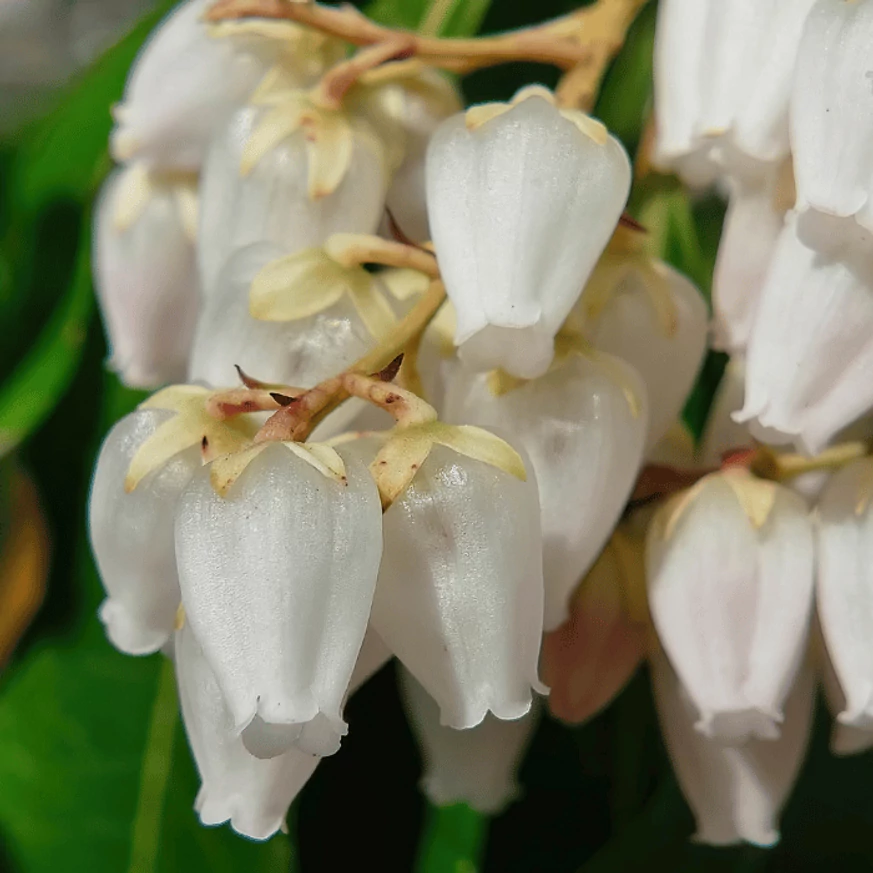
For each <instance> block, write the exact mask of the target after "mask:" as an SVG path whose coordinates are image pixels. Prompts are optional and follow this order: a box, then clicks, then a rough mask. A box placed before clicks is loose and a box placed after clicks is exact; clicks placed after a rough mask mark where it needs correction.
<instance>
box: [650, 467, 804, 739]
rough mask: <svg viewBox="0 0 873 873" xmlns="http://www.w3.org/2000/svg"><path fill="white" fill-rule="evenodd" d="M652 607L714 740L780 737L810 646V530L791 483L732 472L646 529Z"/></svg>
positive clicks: (706, 483)
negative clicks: (789, 696)
mask: <svg viewBox="0 0 873 873" xmlns="http://www.w3.org/2000/svg"><path fill="white" fill-rule="evenodd" d="M646 566H647V575H648V579H647V582H648V591H649V606H650V609H651V613H652V619H653V621H654V624H655V628H656V629H657V631H658V636H659V638H660V640H661V643H662V645H663V647H664V649H665V651H666V653H667V655H668V657H669V659H670V661H671V663H672V664H673V667H674V669H675V670H676V672H677V673H678V675H679V677H680V679H681V680H682V684H683V685H684V686H685V688H686V689H687V691H688V695H689V698H690V700H691V701H692V703H693V705H694V707H695V708H696V710H697V713H698V720H697V722H696V725H695V727H696V729H697V730H698V731H700V733H701V734H702V735H704V736H706V737H709V738H715V739H721V740H724V741H727V742H734V743H736V742H743V741H745V740H747V739H749V738H752V737H757V738H761V739H774V738H776V737H778V736H779V732H780V724H781V723H782V719H783V712H782V708H783V704H784V702H785V698H786V696H787V694H788V691H789V689H790V688H791V685H792V683H793V682H794V678H795V675H796V673H797V670H798V668H799V666H800V661H801V658H802V654H803V651H804V650H805V647H806V640H807V633H808V627H809V620H810V614H811V611H812V601H813V572H814V557H813V533H812V525H811V523H810V521H809V518H808V510H807V507H806V503H805V502H804V501H803V499H802V498H800V497H798V496H797V495H796V494H794V493H792V492H791V491H789V490H788V489H787V488H783V487H782V486H779V485H776V484H775V483H772V482H764V481H761V480H757V479H754V478H753V477H752V476H751V475H750V474H748V473H746V472H744V471H740V470H731V471H727V472H724V473H716V474H711V475H709V476H707V477H705V478H704V479H702V480H701V481H700V482H699V483H698V484H697V485H695V486H694V487H693V488H692V489H690V490H689V491H687V492H684V493H681V494H679V495H677V496H676V497H674V498H673V499H672V500H671V501H670V502H669V503H667V504H666V505H665V506H664V507H663V508H662V509H661V510H660V511H659V512H658V514H657V515H656V516H655V519H654V521H653V522H652V525H651V527H650V529H649V534H648V543H647V557H646Z"/></svg>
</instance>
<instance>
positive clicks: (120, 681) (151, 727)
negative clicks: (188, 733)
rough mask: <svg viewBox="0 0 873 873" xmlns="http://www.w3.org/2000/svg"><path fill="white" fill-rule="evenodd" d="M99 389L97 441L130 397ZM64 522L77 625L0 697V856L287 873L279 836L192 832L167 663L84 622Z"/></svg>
mask: <svg viewBox="0 0 873 873" xmlns="http://www.w3.org/2000/svg"><path fill="white" fill-rule="evenodd" d="M107 383H108V384H109V390H108V392H107V393H106V395H105V403H104V407H105V413H104V419H105V421H104V424H103V425H102V426H101V428H100V430H101V434H102V431H103V430H105V428H106V426H108V424H109V423H111V422H112V421H114V420H115V419H116V418H117V417H119V415H120V414H123V413H124V412H127V411H129V410H130V409H132V408H133V407H134V406H135V404H136V402H137V401H138V400H139V399H140V395H138V394H136V393H135V392H130V391H127V390H125V389H123V388H121V387H120V386H119V385H118V383H117V382H116V381H115V379H114V377H107ZM92 459H93V456H92V454H91V453H88V454H86V455H85V456H84V458H83V462H84V463H86V464H88V465H89V466H90V465H91V463H92V462H93V460H92ZM75 514H76V516H78V518H79V522H78V525H77V527H78V528H79V530H80V536H79V548H80V554H79V557H78V560H77V571H76V579H75V581H76V587H77V589H78V590H79V591H80V592H82V594H83V597H84V600H85V606H86V608H87V612H86V619H85V622H84V626H83V627H81V628H77V629H75V630H74V631H72V632H71V633H70V635H69V636H59V637H54V638H48V639H43V640H42V641H41V642H40V643H39V645H35V646H33V647H32V648H31V649H30V651H29V653H28V654H27V655H26V656H25V657H23V658H22V659H21V660H20V661H19V662H18V663H17V664H16V665H15V666H14V667H13V668H12V670H11V671H10V674H9V675H8V677H6V682H5V684H4V687H3V689H2V694H0V785H2V791H0V833H2V834H3V837H4V841H5V846H6V852H7V853H8V854H9V856H10V857H11V860H12V862H13V863H14V864H16V865H17V869H18V870H20V871H21V873H56V871H57V870H58V868H59V867H62V868H63V869H67V870H73V871H79V870H88V871H92V873H199V871H206V870H208V871H210V873H238V871H240V870H245V871H247V873H261V871H263V873H267V871H270V873H273V871H284V870H287V869H288V867H289V845H288V840H287V838H286V837H284V836H281V835H280V836H278V837H275V838H274V839H273V840H271V841H270V842H268V843H266V844H257V843H252V842H249V841H247V840H245V839H243V838H242V837H239V836H236V835H235V834H233V833H232V832H230V831H229V830H228V829H227V828H220V829H206V828H203V827H202V826H201V825H200V823H199V821H198V819H197V817H196V815H195V813H194V811H193V803H194V798H195V795H196V790H197V782H198V780H197V777H196V775H195V773H194V770H193V766H192V763H191V756H190V753H189V751H188V748H187V745H186V743H185V742H184V738H183V734H182V731H181V726H180V723H179V718H178V713H177V708H176V696H175V688H174V682H173V676H172V667H171V665H170V663H169V662H168V661H166V660H165V659H164V658H163V657H162V656H160V655H157V656H152V657H150V658H129V657H125V656H123V655H121V654H119V653H117V652H116V651H115V650H113V649H112V648H111V647H110V646H109V644H108V643H107V642H106V640H105V638H104V635H103V632H102V628H101V627H100V624H99V622H98V621H97V618H96V608H97V606H98V604H99V602H100V599H101V597H102V589H101V586H100V583H99V579H98V578H97V574H96V571H95V569H94V566H93V562H92V560H91V557H90V554H89V550H88V546H87V537H86V534H85V529H84V516H85V512H84V507H77V508H76V510H75ZM13 869H15V868H13Z"/></svg>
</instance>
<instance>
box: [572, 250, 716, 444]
mask: <svg viewBox="0 0 873 873" xmlns="http://www.w3.org/2000/svg"><path fill="white" fill-rule="evenodd" d="M653 281H654V282H659V283H660V284H661V285H662V287H661V288H660V289H659V290H658V291H657V292H653V289H650V288H647V287H646V285H647V284H648V283H650V282H653ZM655 294H657V295H658V296H657V297H656V296H655ZM582 302H583V305H584V298H583V301H582ZM708 321H709V313H708V312H707V309H706V304H705V303H704V302H703V297H702V296H701V294H700V292H699V291H698V290H697V288H695V287H694V285H692V284H691V282H689V281H688V280H687V279H686V278H685V277H684V276H683V275H682V274H681V273H677V272H676V271H675V270H672V269H670V268H669V267H668V266H667V265H666V264H659V265H658V266H657V268H656V272H654V273H653V274H652V275H649V276H645V275H641V274H639V273H637V272H634V271H631V272H629V273H628V274H627V275H626V276H625V278H624V279H623V280H622V281H621V282H620V284H619V285H618V287H617V288H616V289H615V290H614V291H613V292H612V294H611V296H610V298H609V301H608V302H607V304H606V305H605V306H604V308H603V310H602V312H600V314H599V315H598V316H597V317H596V318H595V319H594V322H593V324H592V325H590V327H589V329H588V330H589V333H588V335H589V336H590V337H591V341H592V342H593V344H594V346H595V348H597V349H598V350H599V351H602V352H606V353H607V354H610V355H614V356H615V357H617V358H621V359H622V360H623V361H626V362H627V363H628V364H630V365H631V367H633V368H634V370H635V371H636V372H637V373H638V374H639V376H640V378H641V379H642V381H643V385H644V393H645V395H646V397H647V399H648V410H649V421H648V436H647V438H646V448H647V449H651V448H652V447H653V446H654V445H655V444H656V443H657V442H658V441H659V440H660V439H661V437H663V436H664V434H666V433H667V431H668V430H669V429H670V426H671V425H672V424H673V422H674V421H676V419H677V418H678V417H679V415H680V414H681V412H682V407H683V406H684V405H685V401H686V400H687V399H688V395H689V394H690V393H691V389H692V388H693V387H694V382H695V379H696V378H697V373H698V371H699V370H700V366H701V364H702V363H703V356H704V354H705V353H706V339H707V333H708Z"/></svg>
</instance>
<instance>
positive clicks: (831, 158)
mask: <svg viewBox="0 0 873 873" xmlns="http://www.w3.org/2000/svg"><path fill="white" fill-rule="evenodd" d="M871 42H873V6H871V4H870V3H868V2H861V3H846V2H841V0H818V2H817V3H816V4H815V6H814V7H813V9H812V12H811V13H810V15H809V18H808V19H807V22H806V26H805V27H804V31H803V40H802V42H801V44H800V51H799V53H798V59H797V71H796V74H795V77H794V92H793V96H792V101H791V147H792V151H793V154H794V172H795V175H796V177H797V208H798V210H800V211H801V212H804V211H806V210H807V209H811V210H817V211H820V212H823V213H826V214H828V215H833V216H838V217H841V218H848V219H855V220H856V221H858V222H859V223H860V224H861V225H863V226H864V227H866V228H867V230H868V231H870V232H873V99H871V98H873V77H871V75H870V72H871V63H870V45H871Z"/></svg>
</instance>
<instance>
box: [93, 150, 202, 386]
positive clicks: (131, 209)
mask: <svg viewBox="0 0 873 873" xmlns="http://www.w3.org/2000/svg"><path fill="white" fill-rule="evenodd" d="M196 186H197V180H196V178H192V177H188V176H172V175H171V176H167V175H161V174H158V173H154V172H150V171H149V170H148V169H147V168H146V167H145V166H143V165H142V164H133V165H131V166H130V167H128V168H126V169H124V170H119V171H118V172H116V173H115V174H114V175H113V176H111V177H110V178H109V179H108V180H107V181H106V183H105V185H104V188H103V191H102V193H101V196H100V202H99V204H98V206H97V213H96V216H95V221H94V285H95V288H96V291H97V296H98V299H99V300H100V308H101V311H102V313H103V320H104V322H105V324H106V329H107V333H108V334H109V343H110V346H111V350H112V356H111V359H110V366H111V367H112V369H114V370H116V371H117V372H118V374H119V377H120V378H121V380H122V381H123V382H124V383H125V384H127V385H130V386H131V387H135V388H155V387H157V386H159V385H162V384H166V383H168V382H179V381H181V380H182V379H184V377H185V371H186V370H187V366H188V355H189V353H190V351H191V341H192V338H193V335H194V326H195V324H196V320H197V310H198V307H199V305H200V293H199V289H198V282H197V265H196V255H195V251H194V243H195V241H196V236H197V188H196Z"/></svg>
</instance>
